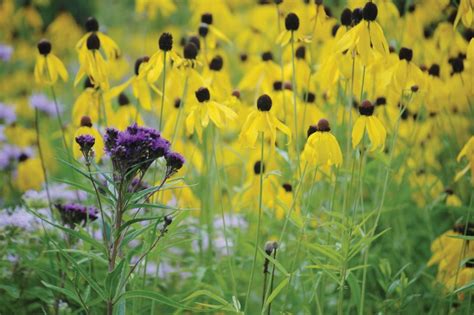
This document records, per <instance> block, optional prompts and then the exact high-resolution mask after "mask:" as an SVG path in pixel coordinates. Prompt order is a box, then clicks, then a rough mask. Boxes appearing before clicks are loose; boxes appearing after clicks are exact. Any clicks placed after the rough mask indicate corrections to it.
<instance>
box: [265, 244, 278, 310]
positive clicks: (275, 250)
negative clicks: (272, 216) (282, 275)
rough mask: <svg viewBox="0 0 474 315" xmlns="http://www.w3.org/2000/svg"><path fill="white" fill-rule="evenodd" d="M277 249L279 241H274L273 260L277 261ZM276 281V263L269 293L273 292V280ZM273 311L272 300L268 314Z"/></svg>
mask: <svg viewBox="0 0 474 315" xmlns="http://www.w3.org/2000/svg"><path fill="white" fill-rule="evenodd" d="M277 249H278V243H277V242H274V243H273V260H275V261H276V258H277ZM274 281H275V264H273V266H272V277H271V279H270V290H269V291H268V294H271V293H272V292H273V282H274ZM271 312H272V303H271V302H270V303H269V304H268V311H267V315H270V314H271Z"/></svg>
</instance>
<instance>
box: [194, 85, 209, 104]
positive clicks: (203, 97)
mask: <svg viewBox="0 0 474 315" xmlns="http://www.w3.org/2000/svg"><path fill="white" fill-rule="evenodd" d="M194 94H195V95H196V98H197V100H198V102H199V103H204V102H207V101H209V100H210V99H211V93H210V92H209V89H208V88H206V87H201V88H199V89H198V90H197V91H196V92H195V93H194Z"/></svg>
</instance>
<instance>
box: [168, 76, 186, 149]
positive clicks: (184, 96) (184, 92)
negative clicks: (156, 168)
mask: <svg viewBox="0 0 474 315" xmlns="http://www.w3.org/2000/svg"><path fill="white" fill-rule="evenodd" d="M188 81H189V74H188V73H186V78H185V79H184V86H183V95H181V99H180V104H179V110H178V117H177V118H176V125H175V126H174V131H173V138H171V144H173V143H174V141H175V140H176V133H177V132H178V126H179V125H180V122H181V116H182V113H183V111H184V109H183V108H184V103H185V101H186V94H187V92H188Z"/></svg>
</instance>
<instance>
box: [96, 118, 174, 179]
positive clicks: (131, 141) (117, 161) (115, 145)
mask: <svg viewBox="0 0 474 315" xmlns="http://www.w3.org/2000/svg"><path fill="white" fill-rule="evenodd" d="M169 147H170V143H169V141H168V140H166V139H164V138H162V137H161V135H160V133H159V132H158V131H157V130H155V129H152V128H147V127H139V126H137V124H134V125H131V126H129V127H128V128H127V129H126V130H125V131H118V130H116V129H107V130H106V134H105V152H106V153H107V155H108V156H109V157H110V158H111V159H112V163H113V165H114V171H115V173H116V174H117V175H119V176H120V178H123V177H125V176H127V177H128V178H134V177H135V175H136V173H137V172H138V171H141V173H142V174H144V173H145V172H146V170H147V169H148V168H149V167H150V165H151V164H152V163H153V162H154V161H155V160H156V159H158V158H160V157H162V156H165V155H166V154H167V153H168V150H169Z"/></svg>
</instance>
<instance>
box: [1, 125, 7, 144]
mask: <svg viewBox="0 0 474 315" xmlns="http://www.w3.org/2000/svg"><path fill="white" fill-rule="evenodd" d="M6 140H7V137H6V136H5V126H4V125H0V142H5V141H6Z"/></svg>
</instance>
